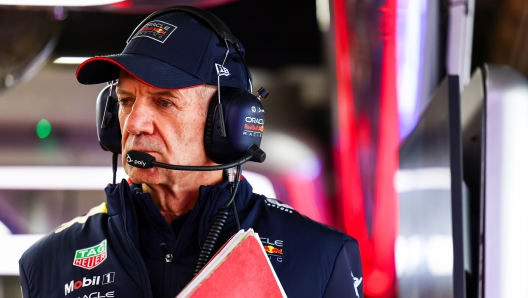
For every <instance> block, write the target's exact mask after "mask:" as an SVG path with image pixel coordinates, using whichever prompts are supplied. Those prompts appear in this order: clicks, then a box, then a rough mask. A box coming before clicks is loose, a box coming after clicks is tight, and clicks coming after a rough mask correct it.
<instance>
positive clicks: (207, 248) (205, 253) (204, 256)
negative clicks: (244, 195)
mask: <svg viewBox="0 0 528 298" xmlns="http://www.w3.org/2000/svg"><path fill="white" fill-rule="evenodd" d="M241 175H242V165H238V166H237V171H236V178H235V182H234V185H231V188H230V192H231V196H230V198H229V201H228V202H227V204H225V205H224V206H222V207H220V209H219V210H218V213H216V216H215V220H214V222H213V225H212V226H211V229H209V232H208V233H207V237H206V238H205V243H204V245H203V246H202V250H201V251H200V255H199V256H198V262H197V263H196V268H195V269H194V275H196V274H198V272H200V270H202V268H203V267H204V266H205V264H207V262H208V261H209V259H210V258H211V254H212V253H213V249H214V246H215V244H216V240H218V237H219V236H220V233H221V232H222V228H223V227H224V224H225V222H226V220H227V217H228V214H229V213H228V211H227V210H228V208H229V207H230V206H231V205H233V212H234V215H235V219H236V224H237V228H238V230H240V223H239V221H238V214H236V208H234V205H235V195H236V192H237V190H238V184H239V182H240V176H241ZM238 230H237V232H238Z"/></svg>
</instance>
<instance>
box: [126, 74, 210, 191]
mask: <svg viewBox="0 0 528 298" xmlns="http://www.w3.org/2000/svg"><path fill="white" fill-rule="evenodd" d="M214 92H215V88H214V87H213V86H207V85H201V86H196V87H190V88H185V89H157V88H152V87H149V86H147V85H145V84H143V83H142V82H140V81H138V80H137V79H136V78H134V77H133V76H131V75H130V74H128V73H127V72H124V71H121V74H120V76H119V83H118V85H117V95H118V100H119V123H120V125H121V131H122V134H123V139H122V149H123V165H124V167H125V171H126V173H127V174H128V175H129V177H130V178H131V179H132V181H134V183H146V184H168V185H172V184H174V183H175V181H176V180H177V179H179V176H181V175H183V174H184V173H183V172H181V171H171V170H165V169H161V168H157V167H155V168H151V169H139V168H135V167H132V166H130V165H128V164H127V163H126V160H125V159H126V153H127V152H128V151H129V150H139V151H143V152H147V153H149V154H151V155H153V156H154V157H155V158H156V161H159V162H164V163H170V164H177V165H210V164H212V162H211V161H210V160H209V158H207V156H206V154H205V149H204V144H203V135H204V129H205V120H206V116H207V108H208V103H209V99H210V98H211V96H212V94H214Z"/></svg>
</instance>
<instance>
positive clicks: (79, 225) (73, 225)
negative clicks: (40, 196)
mask: <svg viewBox="0 0 528 298" xmlns="http://www.w3.org/2000/svg"><path fill="white" fill-rule="evenodd" d="M107 215H108V210H107V207H106V203H102V204H101V205H99V206H96V207H94V208H92V209H91V210H90V211H89V212H88V213H87V214H86V215H83V216H79V217H76V218H74V219H72V220H71V221H69V222H67V223H64V224H62V225H60V226H59V227H58V228H57V229H55V230H54V231H53V232H51V233H49V234H47V235H45V236H44V237H42V238H41V239H40V240H39V241H37V242H35V243H34V244H33V245H32V246H30V247H29V248H28V249H27V250H26V251H25V252H24V253H23V254H22V257H21V258H20V261H19V262H20V267H21V270H24V271H25V274H26V276H27V277H29V276H35V275H38V274H46V272H45V270H47V268H48V269H49V268H50V267H48V266H51V265H59V264H62V263H63V262H65V260H66V259H67V260H68V261H67V262H68V263H71V261H72V260H71V258H65V255H66V254H70V252H71V251H72V249H74V248H75V246H76V245H78V244H79V242H81V243H82V242H85V241H86V240H91V238H97V234H100V233H103V231H102V230H103V229H102V224H103V223H104V222H105V221H106V218H107Z"/></svg>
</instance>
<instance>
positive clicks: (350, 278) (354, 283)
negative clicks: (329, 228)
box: [323, 240, 363, 298]
mask: <svg viewBox="0 0 528 298" xmlns="http://www.w3.org/2000/svg"><path fill="white" fill-rule="evenodd" d="M323 297H325V298H326V297H354V298H363V272H362V270H361V256H360V253H359V245H358V242H357V241H356V240H350V241H345V242H344V243H343V246H342V247H341V250H340V251H339V253H338V254H337V258H336V260H335V263H334V268H333V269H332V273H331V274H330V279H329V280H328V283H327V284H326V288H325V291H324V293H323Z"/></svg>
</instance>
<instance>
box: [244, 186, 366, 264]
mask: <svg viewBox="0 0 528 298" xmlns="http://www.w3.org/2000/svg"><path fill="white" fill-rule="evenodd" d="M254 200H255V201H256V203H255V208H253V209H254V214H253V217H255V218H254V220H253V222H254V225H255V228H256V229H255V230H256V231H257V232H258V233H259V235H260V234H272V235H277V236H279V235H280V236H281V237H285V238H290V239H292V240H291V241H292V242H294V243H298V244H299V245H309V246H311V247H312V248H311V249H317V248H320V249H321V250H325V251H333V253H334V254H337V252H338V251H339V249H341V247H342V246H343V245H344V244H345V243H347V245H356V246H357V241H356V240H355V239H354V238H352V237H351V236H349V235H347V234H345V233H343V232H341V231H338V230H337V229H335V228H332V227H330V226H328V225H325V224H322V223H319V222H317V221H314V220H312V219H310V218H308V217H307V216H304V215H302V214H300V213H299V212H297V211H296V210H295V209H293V208H292V207H291V206H289V205H287V204H284V203H282V202H281V201H279V200H277V199H274V198H267V197H265V196H263V195H254Z"/></svg>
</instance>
